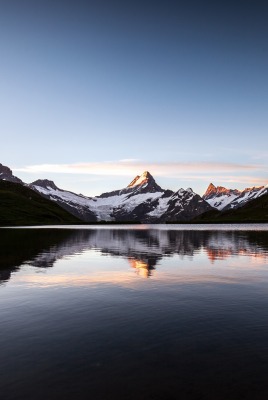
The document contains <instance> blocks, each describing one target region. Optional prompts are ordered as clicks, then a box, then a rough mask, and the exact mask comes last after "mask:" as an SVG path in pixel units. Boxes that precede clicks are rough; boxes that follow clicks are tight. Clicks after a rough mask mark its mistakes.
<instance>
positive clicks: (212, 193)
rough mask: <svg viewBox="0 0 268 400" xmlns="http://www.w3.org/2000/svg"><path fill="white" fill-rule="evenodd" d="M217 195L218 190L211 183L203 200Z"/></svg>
mask: <svg viewBox="0 0 268 400" xmlns="http://www.w3.org/2000/svg"><path fill="white" fill-rule="evenodd" d="M216 193H217V188H216V186H215V185H213V183H210V184H209V185H208V188H207V190H206V192H205V193H204V195H203V199H207V198H208V197H209V196H211V195H215V194H216Z"/></svg>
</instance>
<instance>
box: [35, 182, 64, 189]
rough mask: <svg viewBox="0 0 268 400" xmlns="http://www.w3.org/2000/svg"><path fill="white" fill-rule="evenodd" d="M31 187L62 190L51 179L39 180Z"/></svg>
mask: <svg viewBox="0 0 268 400" xmlns="http://www.w3.org/2000/svg"><path fill="white" fill-rule="evenodd" d="M31 185H33V186H38V187H41V188H43V189H53V190H60V189H59V188H58V187H57V186H56V185H55V183H54V182H53V181H50V180H49V179H37V181H34V182H32V183H31Z"/></svg>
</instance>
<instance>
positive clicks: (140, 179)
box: [127, 171, 154, 188]
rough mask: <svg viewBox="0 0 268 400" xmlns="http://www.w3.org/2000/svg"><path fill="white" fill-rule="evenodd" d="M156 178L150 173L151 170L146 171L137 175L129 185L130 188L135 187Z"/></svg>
mask: <svg viewBox="0 0 268 400" xmlns="http://www.w3.org/2000/svg"><path fill="white" fill-rule="evenodd" d="M152 180H154V178H153V177H152V175H151V174H150V172H149V171H144V172H143V174H141V175H137V176H136V177H135V178H134V179H133V181H131V182H130V184H129V185H128V186H127V187H128V188H133V187H135V186H138V185H144V184H146V183H148V182H149V181H152Z"/></svg>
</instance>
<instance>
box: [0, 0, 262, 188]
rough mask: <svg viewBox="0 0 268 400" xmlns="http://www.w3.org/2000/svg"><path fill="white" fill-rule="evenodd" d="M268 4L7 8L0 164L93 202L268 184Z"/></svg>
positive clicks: (9, 4)
mask: <svg viewBox="0 0 268 400" xmlns="http://www.w3.org/2000/svg"><path fill="white" fill-rule="evenodd" d="M267 21H268V3H267V1H258V0H257V1H253V0H252V1H247V0H243V1H242V0H241V1H235V0H233V1H228V0H227V1H215V0H214V1H207V0H205V1H201V0H199V1H189V0H188V1H179V0H178V1H146V0H144V1H135V2H134V1H112V0H110V1H101V0H100V1H90V0H89V1H79V0H76V1H68V0H65V1H57V0H53V1H50V0H44V1H39V0H34V1H27V0H23V1H22V0H17V1H13V0H1V3H0V51H1V62H0V69H1V73H0V110H1V111H0V113H1V118H0V132H1V147H0V155H1V157H0V162H1V163H3V164H5V165H8V166H9V167H11V168H12V169H13V171H14V174H15V175H17V176H19V177H20V178H21V179H23V180H24V181H26V182H31V181H33V180H35V179H37V178H45V177H46V178H48V179H53V180H54V181H55V183H56V184H57V185H58V186H59V187H62V188H64V189H69V190H72V191H75V192H81V193H84V194H88V195H92V194H99V193H101V192H103V191H108V190H110V189H111V190H112V189H117V188H121V187H125V186H126V185H127V184H128V183H129V182H130V181H131V180H132V179H133V177H134V176H135V175H137V174H141V173H142V172H143V171H144V170H149V171H150V172H151V173H152V175H154V177H155V179H156V180H157V182H158V183H159V184H160V185H161V186H162V187H163V188H170V189H173V190H177V189H179V188H180V187H184V188H187V187H189V186H190V187H192V188H193V189H194V190H195V191H196V192H198V193H202V192H203V191H204V190H205V189H206V187H207V185H208V184H209V183H210V181H212V182H213V183H214V184H217V185H224V186H227V187H237V188H240V189H241V188H244V187H246V186H253V185H261V184H267V183H268V168H267V167H268V24H267Z"/></svg>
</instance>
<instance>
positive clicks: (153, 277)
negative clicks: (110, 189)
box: [0, 224, 268, 400]
mask: <svg viewBox="0 0 268 400" xmlns="http://www.w3.org/2000/svg"><path fill="white" fill-rule="evenodd" d="M0 323H1V329H0V360H1V363H0V393H1V399H5V400H24V399H27V400H36V399H38V400H54V399H57V400H59V399H64V400H65V399H66V400H68V399H74V400H77V399H78V400H80V399H92V400H114V399H116V400H121V399H122V400H175V399H176V400H178V399H182V400H188V399H198V400H201V399H204V400H205V399H209V400H216V399H220V400H221V399H222V400H223V399H224V400H227V399H228V400H230V399H231V400H233V399H234V400H238V399H246V400H247V399H250V400H252V399H254V400H259V399H267V398H268V378H267V377H268V225H265V224H251V225H194V226H193V225H151V226H146V225H135V226H132V225H119V226H83V227H82V228H81V226H77V227H75V226H73V227H62V226H61V227H50V228H48V227H38V228H21V229H15V228H14V229H0Z"/></svg>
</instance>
